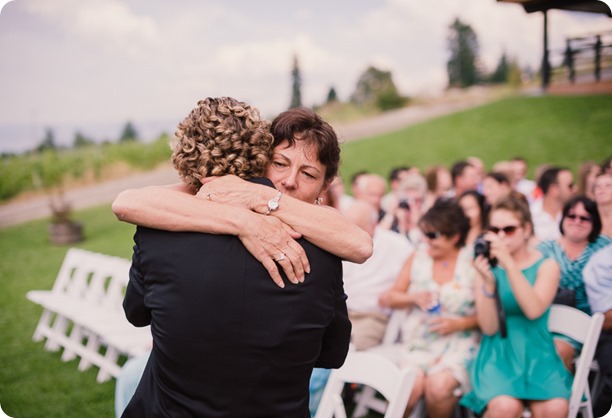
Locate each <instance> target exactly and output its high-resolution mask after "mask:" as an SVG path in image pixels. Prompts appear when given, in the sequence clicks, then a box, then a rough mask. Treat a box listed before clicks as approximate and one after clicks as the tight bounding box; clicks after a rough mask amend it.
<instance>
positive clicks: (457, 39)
mask: <svg viewBox="0 0 612 418" xmlns="http://www.w3.org/2000/svg"><path fill="white" fill-rule="evenodd" d="M447 41H448V48H449V50H450V58H449V60H448V63H447V71H448V84H449V86H450V87H462V88H465V87H469V86H472V85H474V84H476V83H478V82H479V81H480V75H479V72H478V66H477V64H478V54H479V45H478V37H477V36H476V32H474V30H473V29H472V27H471V26H470V25H467V24H465V23H463V22H461V21H460V20H459V18H456V19H455V21H454V22H453V23H452V24H451V25H450V26H449V34H448V38H447Z"/></svg>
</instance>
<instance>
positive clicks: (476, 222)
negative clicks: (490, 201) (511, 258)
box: [459, 190, 489, 247]
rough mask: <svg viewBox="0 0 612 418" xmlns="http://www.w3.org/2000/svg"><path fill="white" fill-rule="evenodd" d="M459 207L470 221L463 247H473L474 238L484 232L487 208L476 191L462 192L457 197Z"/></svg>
mask: <svg viewBox="0 0 612 418" xmlns="http://www.w3.org/2000/svg"><path fill="white" fill-rule="evenodd" d="M459 206H461V209H463V213H465V216H467V217H468V219H469V220H470V232H468V236H467V238H466V240H465V245H466V246H468V247H473V246H474V241H475V240H476V238H478V236H479V235H481V234H483V233H484V232H485V230H486V227H487V217H488V216H487V215H488V210H489V206H488V205H487V202H486V201H485V198H484V196H483V195H481V194H480V193H478V192H477V191H476V190H468V191H466V192H463V194H462V195H461V196H459Z"/></svg>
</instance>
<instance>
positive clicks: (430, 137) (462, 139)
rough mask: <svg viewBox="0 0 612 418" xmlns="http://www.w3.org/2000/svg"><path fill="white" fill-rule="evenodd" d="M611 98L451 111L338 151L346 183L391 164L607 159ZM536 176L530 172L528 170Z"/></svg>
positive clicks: (574, 163) (512, 102)
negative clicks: (517, 158)
mask: <svg viewBox="0 0 612 418" xmlns="http://www.w3.org/2000/svg"><path fill="white" fill-rule="evenodd" d="M610 115H612V96H611V95H606V96H580V97H516V98H508V99H503V100H500V101H498V102H495V103H493V104H489V105H484V106H481V107H478V108H475V109H471V110H467V111H463V112H459V113H455V114H453V115H450V116H446V117H442V118H438V119H435V120H431V121H429V122H425V123H422V124H419V125H416V126H412V127H408V128H406V129H402V130H399V131H396V132H393V133H389V134H385V135H381V136H377V137H374V138H366V139H363V140H360V141H357V142H350V143H346V144H344V145H343V148H342V175H343V177H344V179H345V181H346V180H347V179H348V178H349V177H350V176H351V174H352V173H354V172H356V171H358V170H363V169H366V170H369V171H372V172H376V173H379V174H382V175H384V176H387V173H388V172H389V170H390V169H391V168H392V167H393V166H397V165H406V164H407V165H411V166H418V167H420V168H422V169H425V168H427V167H428V166H431V165H434V164H443V165H446V166H450V165H451V164H452V163H453V162H455V161H457V160H460V159H463V158H465V157H467V156H471V155H474V156H478V157H480V158H482V159H483V161H484V162H485V164H486V166H487V167H488V168H490V167H491V166H492V165H493V164H494V163H495V162H497V161H501V160H506V159H510V158H512V157H514V156H516V155H521V156H523V157H525V158H526V159H527V161H528V163H529V165H530V168H531V170H533V169H535V168H536V167H537V166H538V165H540V164H543V163H554V164H559V165H563V166H567V167H569V168H571V169H572V170H576V169H577V168H578V166H579V165H580V163H581V162H583V161H585V160H595V161H597V162H601V161H602V160H603V159H604V158H606V157H609V156H612V140H611V138H612V135H611V134H610V133H611V132H612V118H611V117H610ZM532 174H533V171H532Z"/></svg>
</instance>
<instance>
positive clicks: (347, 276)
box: [342, 200, 413, 350]
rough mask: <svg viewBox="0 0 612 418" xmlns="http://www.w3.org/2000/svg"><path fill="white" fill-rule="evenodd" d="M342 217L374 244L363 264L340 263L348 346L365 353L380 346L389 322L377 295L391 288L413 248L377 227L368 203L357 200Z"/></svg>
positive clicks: (387, 314) (406, 242)
mask: <svg viewBox="0 0 612 418" xmlns="http://www.w3.org/2000/svg"><path fill="white" fill-rule="evenodd" d="M344 215H345V216H346V217H347V219H349V220H351V221H353V222H354V223H355V224H356V225H358V226H359V227H361V228H363V229H364V230H365V231H366V232H368V234H370V236H371V237H372V241H373V242H374V251H373V252H372V256H371V257H370V258H369V259H367V260H366V261H365V262H364V263H363V264H355V263H350V262H346V261H345V262H342V270H343V277H344V291H345V293H346V295H347V296H348V299H347V307H348V311H349V319H350V320H351V323H352V325H353V329H352V331H351V343H352V344H353V346H354V347H355V349H356V350H366V349H368V348H371V347H374V346H375V345H378V344H380V343H382V339H383V336H384V334H385V329H386V326H387V322H388V320H389V313H390V311H389V309H387V308H382V307H380V306H379V305H378V295H380V294H381V293H383V292H384V291H386V290H388V289H389V288H390V287H391V286H392V285H393V283H394V282H395V279H396V278H397V276H398V274H399V272H400V270H401V269H402V266H403V265H404V262H405V261H406V259H407V258H408V256H409V255H410V253H411V252H412V250H413V246H412V245H411V244H410V243H409V242H408V240H406V239H404V238H403V237H402V236H401V235H399V234H397V233H395V232H391V231H388V230H386V229H383V228H381V227H380V226H377V222H376V220H377V213H376V209H374V207H373V206H372V205H370V204H369V203H367V202H364V201H359V200H358V201H356V202H355V203H354V204H353V205H352V206H351V207H350V208H349V209H348V211H346V212H345V213H344Z"/></svg>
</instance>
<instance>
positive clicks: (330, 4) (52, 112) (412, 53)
mask: <svg viewBox="0 0 612 418" xmlns="http://www.w3.org/2000/svg"><path fill="white" fill-rule="evenodd" d="M5 3H6V4H5ZM432 4H433V3H431V2H423V1H421V0H386V1H383V0H336V1H323V0H311V1H308V2H303V1H290V0H284V1H283V0H260V1H251V0H228V1H223V2H219V1H212V0H174V1H168V0H13V1H10V2H8V3H7V2H6V1H4V2H0V5H3V8H2V12H1V13H0V57H1V58H0V152H2V151H17V152H19V151H22V150H24V149H27V148H31V147H32V146H34V145H35V144H36V143H38V142H40V140H41V139H42V137H43V132H44V129H45V128H46V127H49V128H52V129H54V131H55V133H56V137H57V140H58V142H60V143H65V144H70V143H72V140H73V138H74V132H75V131H76V130H80V131H81V132H82V133H84V134H85V135H88V136H93V137H95V138H96V139H102V137H105V138H109V139H111V138H112V139H115V138H116V137H118V135H119V130H120V128H121V127H122V126H123V124H125V122H126V121H128V120H130V121H132V122H133V123H134V124H135V126H136V128H137V129H139V128H140V131H141V134H142V136H143V137H145V139H147V138H146V137H147V136H149V137H151V138H152V137H153V136H156V135H157V134H158V133H159V130H161V129H164V128H165V127H167V129H166V130H168V131H169V132H172V130H173V128H174V126H175V125H176V123H177V122H178V121H179V120H180V119H181V118H183V117H184V116H185V115H186V114H187V113H188V112H189V110H190V109H191V108H193V107H194V106H195V104H196V102H197V101H198V99H200V98H202V97H206V96H234V97H236V98H238V99H241V100H245V101H248V102H250V103H252V104H254V105H256V106H258V107H259V108H260V109H261V111H262V114H263V115H264V116H266V117H273V116H274V115H275V114H277V113H278V112H280V111H282V110H284V109H285V108H286V107H287V105H288V103H289V99H290V89H291V78H290V71H291V64H292V57H293V55H294V54H297V56H298V58H299V64H300V70H301V73H302V79H303V83H302V97H303V102H304V104H305V105H313V104H317V103H321V102H322V101H323V100H324V99H325V97H326V94H327V91H328V90H329V88H330V87H331V86H334V87H335V88H336V91H337V92H338V94H339V96H340V98H341V99H346V98H347V97H348V96H349V95H350V94H351V92H352V91H353V89H354V87H355V84H356V81H357V79H358V77H359V75H360V74H361V73H362V72H363V71H364V70H365V69H366V68H367V67H368V66H369V65H374V66H376V67H378V68H380V69H384V70H388V71H391V72H392V74H393V78H394V81H395V83H396V85H397V86H398V88H399V89H400V91H401V92H402V93H403V94H406V95H410V96H416V95H424V94H427V95H434V94H439V92H440V91H441V90H442V89H443V88H444V86H445V84H446V70H445V63H446V60H447V58H448V53H447V50H446V36H447V33H448V26H449V25H450V23H451V22H452V21H453V19H454V18H455V17H459V18H460V19H461V20H462V21H464V22H465V23H468V24H470V25H471V26H472V28H473V29H474V30H475V32H476V34H477V35H478V38H479V40H480V46H481V58H482V61H483V63H484V65H485V66H486V67H488V68H492V67H494V66H495V64H496V63H497V60H498V59H499V57H500V55H501V54H502V51H506V53H507V54H508V55H510V56H512V57H516V58H517V59H518V60H519V62H520V63H521V65H523V66H524V65H529V66H531V67H532V68H534V69H537V68H538V66H539V62H540V59H541V54H542V45H541V44H542V41H541V39H542V25H543V24H542V15H541V14H539V13H535V14H526V13H525V12H524V11H523V9H522V7H520V6H518V5H514V4H508V3H498V2H496V1H495V0H436V2H435V6H433V5H432ZM549 28H550V31H549V36H550V44H551V48H553V49H557V50H562V49H563V48H564V45H565V37H566V36H577V35H584V34H591V33H595V32H598V31H604V30H606V31H610V30H612V19H609V18H607V17H605V16H598V15H592V14H586V13H569V12H561V11H552V12H550V14H549Z"/></svg>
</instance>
